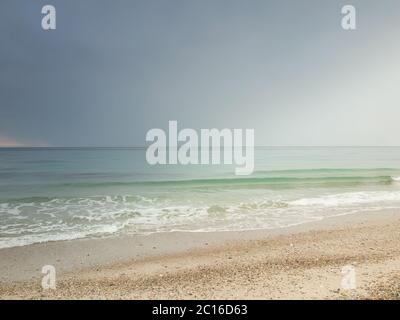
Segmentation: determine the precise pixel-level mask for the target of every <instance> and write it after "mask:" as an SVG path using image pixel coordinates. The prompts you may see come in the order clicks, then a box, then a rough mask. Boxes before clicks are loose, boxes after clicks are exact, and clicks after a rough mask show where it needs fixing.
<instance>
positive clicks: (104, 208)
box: [0, 147, 400, 248]
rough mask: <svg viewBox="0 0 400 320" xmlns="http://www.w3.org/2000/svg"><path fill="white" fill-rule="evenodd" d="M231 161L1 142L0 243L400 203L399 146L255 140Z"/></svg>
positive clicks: (234, 227) (288, 221)
mask: <svg viewBox="0 0 400 320" xmlns="http://www.w3.org/2000/svg"><path fill="white" fill-rule="evenodd" d="M234 172H235V165H149V164H148V163H147V161H146V149H145V148H1V149H0V248H9V247H15V246H23V245H29V244H33V243H40V242H47V241H57V240H70V239H78V238H97V237H111V236H119V235H135V234H151V233H157V232H210V231H241V230H255V229H275V228H284V227H288V226H293V225H298V224H303V223H307V222H311V221H317V220H322V219H325V218H327V217H332V216H341V215H348V214H360V215H362V214H365V213H367V212H377V213H379V212H382V211H383V210H399V209H400V147H257V148H256V149H255V167H254V172H253V174H251V175H249V176H236V175H235V174H234Z"/></svg>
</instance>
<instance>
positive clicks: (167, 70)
mask: <svg viewBox="0 0 400 320" xmlns="http://www.w3.org/2000/svg"><path fill="white" fill-rule="evenodd" d="M347 3H348V2H344V1H329V2H328V1H317V0H304V1H294V0H293V1H289V0H286V1H266V0H262V1H261V0H260V1H254V0H253V1H239V0H206V1H194V0H190V1H177V0H168V1H161V0H159V1H121V0H116V1H105V0H97V1H93V0H82V1H77V0H75V1H56V0H50V1H21V0H3V1H1V3H0V9H1V10H0V40H1V47H0V71H1V72H0V138H1V139H0V142H1V141H5V142H8V143H10V142H12V141H15V143H16V144H17V143H22V144H49V145H53V146H87V145H92V146H119V145H143V144H144V137H145V134H146V131H147V130H148V129H150V128H153V127H164V128H165V127H166V126H167V121H168V120H178V121H179V124H180V125H181V126H185V127H193V128H208V127H218V128H223V127H231V128H255V129H256V142H257V144H259V145H281V144H283V145H316V144H317V145H325V144H327V145H332V144H333V145H335V144H336V145H338V144H340V145H343V144H396V140H395V138H394V137H396V136H398V134H399V131H398V130H399V129H398V125H397V122H396V121H395V120H394V119H397V118H398V117H397V116H398V115H399V111H398V108H396V106H397V105H398V103H399V102H400V96H399V94H398V93H397V91H398V90H396V88H397V87H398V84H399V76H398V75H399V74H400V72H399V71H400V70H399V68H400V66H399V64H398V62H397V61H398V58H397V57H398V55H399V53H400V46H399V45H397V43H396V42H395V41H394V40H395V37H397V34H398V32H399V29H400V23H399V21H400V19H399V18H400V10H399V9H400V4H398V2H397V1H389V0H387V1H380V2H379V3H378V2H376V1H351V3H352V4H354V5H355V6H356V8H357V14H358V16H357V18H358V29H357V30H356V31H352V32H345V31H343V30H342V29H341V26H340V19H341V14H340V8H341V6H342V5H344V4H347ZM45 4H52V5H54V6H55V7H56V10H57V30H55V31H47V32H45V31H43V30H42V29H41V24H40V23H41V18H42V15H41V8H42V6H43V5H45ZM383 83H384V84H383ZM382 84H383V85H382ZM354 119H357V120H358V121H354Z"/></svg>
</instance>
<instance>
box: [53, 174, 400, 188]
mask: <svg viewBox="0 0 400 320" xmlns="http://www.w3.org/2000/svg"><path fill="white" fill-rule="evenodd" d="M393 181H394V179H393V178H392V177H391V176H390V175H387V176H324V177H279V176H277V177H260V178H230V177H228V178H215V179H188V180H164V181H138V182H122V181H120V182H116V181H109V182H107V181H104V182H73V183H72V182H71V183H63V184H60V186H63V187H69V188H96V187H98V188H100V187H118V186H125V187H129V186H132V187H134V186H149V187H154V186H190V185H193V186H201V185H204V186H213V185H214V186H217V185H221V186H222V185H226V186H234V185H265V186H268V185H271V186H274V185H275V186H279V185H285V186H289V185H302V184H316V185H326V186H329V185H340V184H347V185H348V184H353V185H355V184H365V183H370V184H371V183H375V184H390V183H391V182H393Z"/></svg>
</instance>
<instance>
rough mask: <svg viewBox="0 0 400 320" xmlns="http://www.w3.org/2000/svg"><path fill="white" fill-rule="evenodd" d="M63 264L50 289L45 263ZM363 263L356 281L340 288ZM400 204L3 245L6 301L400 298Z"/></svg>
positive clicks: (0, 268) (0, 273)
mask: <svg viewBox="0 0 400 320" xmlns="http://www.w3.org/2000/svg"><path fill="white" fill-rule="evenodd" d="M44 265H53V266H54V267H55V268H56V280H57V281H56V285H57V288H56V289H55V290H43V289H42V287H41V280H42V276H43V274H42V273H41V270H42V266H44ZM348 265H351V266H352V267H354V270H355V276H356V277H355V280H356V289H352V290H350V289H346V288H345V287H343V286H342V280H343V277H344V274H342V268H343V267H345V266H348ZM399 295H400V212H375V213H362V214H357V215H347V216H340V217H334V218H327V219H325V220H322V221H316V222H313V223H308V224H303V225H299V226H294V227H289V228H282V229H274V230H256V231H243V232H213V233H182V232H179V233H178V232H175V233H163V234H153V235H148V236H124V237H115V238H107V239H82V240H72V241H58V242H49V243H43V244H35V245H30V246H24V247H16V248H9V249H1V250H0V298H2V299H364V298H368V299H399V298H400V296H399Z"/></svg>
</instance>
